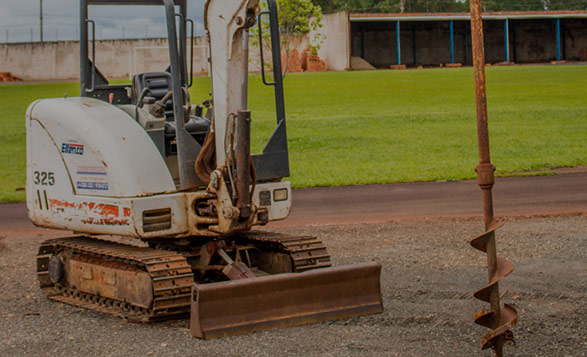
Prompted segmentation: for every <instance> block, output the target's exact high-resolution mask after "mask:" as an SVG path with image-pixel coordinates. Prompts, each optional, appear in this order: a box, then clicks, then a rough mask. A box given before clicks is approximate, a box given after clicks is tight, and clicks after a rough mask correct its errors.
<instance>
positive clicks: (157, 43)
mask: <svg viewBox="0 0 587 357" xmlns="http://www.w3.org/2000/svg"><path fill="white" fill-rule="evenodd" d="M205 42H206V41H205V38H204V37H197V38H194V72H195V73H202V72H204V73H205V72H207V70H208V62H207V55H206V53H207V50H206V46H207V45H206V43H205ZM0 53H2V56H0V70H1V71H2V72H11V73H12V74H13V75H16V76H18V77H21V78H23V79H26V80H48V79H76V78H79V42H77V41H61V42H45V43H11V44H1V45H0ZM168 64H169V53H168V51H167V40H166V39H139V40H108V41H96V66H97V67H98V69H100V71H101V72H102V73H104V75H105V76H106V77H107V78H130V77H129V76H130V75H132V74H134V73H140V72H153V71H164V70H165V68H167V66H168Z"/></svg>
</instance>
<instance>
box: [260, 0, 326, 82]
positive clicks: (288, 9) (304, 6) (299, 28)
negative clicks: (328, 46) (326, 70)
mask: <svg viewBox="0 0 587 357" xmlns="http://www.w3.org/2000/svg"><path fill="white" fill-rule="evenodd" d="M260 4H261V5H260V6H261V10H262V11H265V10H267V2H266V1H261V3H260ZM277 15H278V20H279V32H280V45H281V50H282V55H284V56H285V59H286V63H288V61H289V56H290V52H291V46H292V44H293V43H295V42H296V39H299V38H300V37H302V36H304V35H308V34H310V33H312V35H311V37H310V38H309V40H310V44H311V45H312V46H313V47H318V48H319V47H320V44H321V43H322V41H323V40H324V36H323V35H322V34H320V33H319V32H318V30H319V29H320V28H321V27H322V17H323V16H322V8H321V7H320V6H319V5H316V4H314V2H312V0H277ZM260 26H261V28H262V30H263V48H264V49H265V50H266V51H268V52H269V53H270V52H271V42H270V41H271V38H270V35H269V17H268V16H265V17H263V18H262V22H261V24H260ZM252 33H253V43H254V44H258V30H257V27H254V28H253V29H252ZM283 71H284V72H283V75H285V74H286V71H287V66H284V68H283Z"/></svg>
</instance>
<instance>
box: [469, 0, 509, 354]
mask: <svg viewBox="0 0 587 357" xmlns="http://www.w3.org/2000/svg"><path fill="white" fill-rule="evenodd" d="M470 7H471V40H472V44H473V68H474V74H475V100H476V107H477V141H478V147H479V165H478V166H477V167H476V168H475V171H476V172H477V181H478V183H479V186H480V187H481V190H482V193H483V221H484V223H485V230H486V231H488V230H489V227H490V226H491V224H492V223H493V195H492V192H491V189H492V188H493V183H494V175H493V172H494V171H495V166H493V165H492V164H491V156H490V151H489V126H488V123H487V95H486V87H485V50H484V46H483V20H482V17H481V0H471V1H470ZM486 249H487V250H486V254H487V268H488V279H489V282H491V281H492V279H493V278H494V277H495V276H496V273H497V270H498V264H497V252H496V243H495V234H491V235H490V236H488V239H487V241H486ZM489 299H490V301H489V303H490V305H491V312H492V313H493V315H492V320H493V321H492V323H491V325H492V328H493V329H496V328H497V327H498V326H499V323H500V320H501V305H500V301H499V286H498V284H497V283H496V284H495V286H494V288H493V290H492V291H491V293H490V297H489ZM493 348H494V351H495V355H496V356H502V355H503V338H502V336H501V335H499V336H497V337H496V339H495V342H494V345H493Z"/></svg>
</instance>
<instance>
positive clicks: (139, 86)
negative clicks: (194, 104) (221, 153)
mask: <svg viewBox="0 0 587 357" xmlns="http://www.w3.org/2000/svg"><path fill="white" fill-rule="evenodd" d="M132 88H133V104H135V105H136V104H137V101H138V100H139V97H140V95H141V93H142V92H143V90H144V89H145V88H147V89H148V92H147V94H146V96H147V97H152V98H155V100H156V101H158V100H161V99H163V97H164V96H165V94H167V92H169V91H170V90H171V88H172V86H171V74H170V73H168V72H147V73H139V74H136V75H135V76H134V77H133V80H132ZM165 120H166V121H165V138H166V139H168V140H166V142H169V141H171V140H173V139H174V138H175V121H174V119H173V99H169V100H168V101H167V102H166V103H165ZM209 128H210V120H208V119H206V118H202V117H200V116H194V115H190V121H189V122H187V123H185V129H186V130H187V132H188V133H190V134H191V135H192V137H193V138H194V139H196V141H198V143H200V144H203V142H204V139H205V137H206V133H207V132H208V129H209ZM166 146H168V143H166Z"/></svg>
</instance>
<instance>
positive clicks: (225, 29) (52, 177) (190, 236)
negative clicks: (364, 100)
mask: <svg viewBox="0 0 587 357" xmlns="http://www.w3.org/2000/svg"><path fill="white" fill-rule="evenodd" d="M91 5H156V6H161V7H162V9H163V10H164V12H165V21H166V25H167V35H168V50H169V66H168V67H167V68H166V69H165V68H162V71H161V72H148V73H139V74H136V75H134V77H133V80H132V83H131V84H110V83H109V82H108V80H107V79H106V77H105V76H104V75H103V74H102V73H101V72H100V71H99V69H98V67H97V66H96V60H95V59H96V46H95V43H96V41H95V23H94V21H93V20H92V19H91V18H89V17H88V8H89V6H91ZM204 19H205V26H206V32H207V37H208V41H209V61H210V76H211V83H212V92H211V95H212V98H210V99H208V100H206V101H205V102H204V103H203V104H198V105H195V106H192V104H191V102H190V96H189V91H188V88H189V87H191V85H192V77H193V68H192V65H191V64H192V63H193V31H194V23H193V21H192V20H190V19H189V18H188V17H187V0H80V29H81V30H80V35H81V36H80V69H81V71H80V72H81V73H80V82H81V83H80V86H81V95H80V96H79V97H75V98H68V97H65V98H56V99H41V100H37V101H35V102H34V103H32V104H31V105H30V106H29V108H28V110H27V114H26V132H27V144H26V145H27V184H26V193H27V208H28V212H29V217H30V219H31V220H32V221H33V223H34V224H35V225H37V226H39V227H46V228H53V229H62V230H67V231H73V232H74V234H73V235H68V236H65V237H62V238H55V239H49V240H46V241H44V242H43V243H42V244H41V245H40V247H39V251H38V256H37V275H38V279H39V282H40V286H41V288H42V290H43V292H44V293H45V295H46V296H47V297H48V298H49V299H51V300H55V301H58V302H62V303H67V304H71V305H75V306H79V307H83V308H87V309H91V310H95V311H98V312H103V313H108V314H112V315H117V316H120V317H123V318H126V319H129V320H132V321H142V322H150V321H157V320H164V319H171V318H180V317H185V316H187V315H188V314H189V315H190V316H191V318H190V324H191V330H192V334H193V335H194V336H196V337H199V338H214V337H222V336H227V335H233V334H242V333H247V332H252V331H256V330H262V329H268V328H277V327H286V326H292V325H300V324H306V323H313V322H319V321H324V320H330V319H340V318H346V317H350V316H355V315H364V314H371V313H378V312H381V311H382V309H383V306H382V301H381V292H380V272H381V266H380V265H379V264H377V263H373V262H371V263H364V264H356V265H350V266H341V267H331V262H330V256H329V254H328V252H327V250H326V247H325V246H324V244H323V243H322V242H321V241H320V240H319V239H318V238H316V237H312V236H294V235H285V234H277V233H271V232H268V231H255V230H252V228H253V227H255V226H262V225H265V224H267V223H268V222H271V221H276V220H281V219H285V218H286V217H287V216H288V214H289V211H290V206H291V187H290V183H289V182H287V181H283V178H284V177H288V176H289V162H288V151H287V138H286V125H285V123H286V121H285V108H284V98H283V85H282V75H281V58H280V57H281V56H280V52H281V51H280V47H279V27H278V22H277V6H276V2H275V0H268V11H262V12H261V11H260V8H259V0H208V1H207V2H206V6H205V14H204ZM261 21H266V22H269V23H270V26H269V28H270V30H269V31H270V35H271V54H272V59H273V79H272V81H268V80H267V78H266V77H265V69H264V67H265V64H264V62H263V58H262V56H261V67H262V74H263V82H264V83H265V84H266V85H270V86H273V87H274V90H275V103H276V118H277V125H276V128H275V130H274V132H273V134H272V135H271V136H270V138H269V139H268V141H267V143H266V145H265V147H264V149H263V151H262V153H260V154H257V155H251V153H250V123H251V118H252V117H253V116H252V114H251V111H250V110H249V109H248V107H247V82H248V58H249V53H248V48H249V47H248V43H249V29H250V28H251V27H252V26H255V25H256V24H259V23H260V22H261ZM188 29H189V31H190V36H188ZM90 30H91V31H90ZM258 31H259V32H261V27H260V26H259V30H258ZM90 33H91V38H90ZM190 39H191V41H192V42H191V46H188V40H190ZM90 47H91V52H90ZM188 50H189V51H188ZM90 53H91V58H90ZM261 54H262V51H261ZM188 57H190V58H189V59H188ZM188 64H190V65H189V66H188ZM188 69H189V70H188ZM204 111H206V113H205V114H204ZM121 237H122V238H121Z"/></svg>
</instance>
